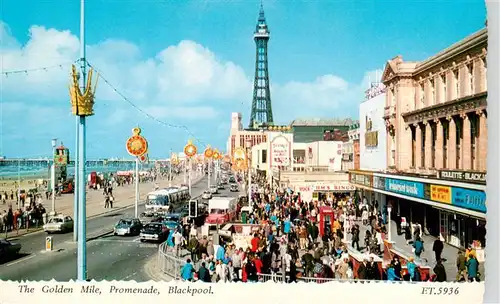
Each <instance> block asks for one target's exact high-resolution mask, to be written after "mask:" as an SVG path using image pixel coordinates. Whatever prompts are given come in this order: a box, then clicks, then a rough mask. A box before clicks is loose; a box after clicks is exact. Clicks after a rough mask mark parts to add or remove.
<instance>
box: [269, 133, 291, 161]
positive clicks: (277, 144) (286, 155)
mask: <svg viewBox="0 0 500 304" xmlns="http://www.w3.org/2000/svg"><path fill="white" fill-rule="evenodd" d="M271 165H272V166H273V167H277V166H288V165H290V142H289V141H288V139H287V138H286V137H285V136H277V137H276V138H274V139H273V141H272V142H271Z"/></svg>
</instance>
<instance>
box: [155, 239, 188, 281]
mask: <svg viewBox="0 0 500 304" xmlns="http://www.w3.org/2000/svg"><path fill="white" fill-rule="evenodd" d="M157 259H158V260H157V265H158V268H159V270H160V271H161V272H162V273H164V274H166V275H168V276H170V277H172V278H173V279H174V280H179V279H180V278H181V269H182V267H183V266H184V264H185V263H186V262H185V261H184V260H183V259H182V258H180V257H177V256H175V255H174V254H173V252H171V251H169V248H168V246H167V242H163V243H162V244H160V246H159V247H158V257H157Z"/></svg>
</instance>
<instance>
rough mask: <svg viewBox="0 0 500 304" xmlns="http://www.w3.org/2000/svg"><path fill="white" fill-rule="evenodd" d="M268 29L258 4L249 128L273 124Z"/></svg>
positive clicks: (262, 6)
mask: <svg viewBox="0 0 500 304" xmlns="http://www.w3.org/2000/svg"><path fill="white" fill-rule="evenodd" d="M269 34H270V32H269V29H268V27H267V23H266V17H265V14H264V5H263V4H262V0H261V2H260V11H259V19H258V21H257V26H256V28H255V32H254V34H253V39H254V41H255V46H256V55H255V78H254V86H253V100H252V112H251V115H250V126H249V127H250V128H255V127H256V126H257V125H259V124H268V125H272V124H273V111H272V107H271V91H270V88H269V70H268V62H267V44H268V42H269Z"/></svg>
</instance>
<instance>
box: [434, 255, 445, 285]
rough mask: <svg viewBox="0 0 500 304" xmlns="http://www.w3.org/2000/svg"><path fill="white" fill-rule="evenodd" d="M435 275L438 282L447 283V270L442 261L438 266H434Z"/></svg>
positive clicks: (438, 262)
mask: <svg viewBox="0 0 500 304" xmlns="http://www.w3.org/2000/svg"><path fill="white" fill-rule="evenodd" d="M433 271H434V274H435V275H436V279H435V280H436V282H446V269H445V268H444V265H443V263H442V261H441V260H438V261H437V262H436V266H434V269H433Z"/></svg>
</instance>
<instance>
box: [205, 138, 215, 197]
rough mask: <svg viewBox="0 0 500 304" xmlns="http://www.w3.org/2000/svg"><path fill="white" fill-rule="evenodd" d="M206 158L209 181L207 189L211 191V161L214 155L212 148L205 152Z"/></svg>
mask: <svg viewBox="0 0 500 304" xmlns="http://www.w3.org/2000/svg"><path fill="white" fill-rule="evenodd" d="M203 154H204V156H205V160H206V162H207V171H208V179H207V187H208V189H210V174H211V172H210V170H211V169H212V168H211V166H210V165H211V161H212V157H213V155H214V151H213V150H212V148H210V147H207V148H206V149H205V152H203Z"/></svg>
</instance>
